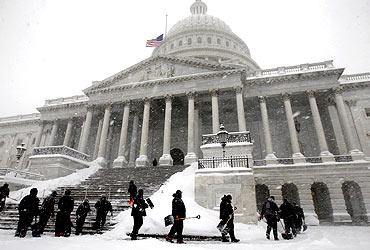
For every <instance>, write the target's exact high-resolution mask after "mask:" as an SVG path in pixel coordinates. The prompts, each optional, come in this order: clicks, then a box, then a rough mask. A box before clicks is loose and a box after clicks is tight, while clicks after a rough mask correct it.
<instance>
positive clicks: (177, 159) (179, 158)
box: [170, 148, 185, 165]
mask: <svg viewBox="0 0 370 250" xmlns="http://www.w3.org/2000/svg"><path fill="white" fill-rule="evenodd" d="M170 154H171V157H172V160H173V165H184V158H185V156H184V152H182V150H181V149H179V148H173V149H171V151H170Z"/></svg>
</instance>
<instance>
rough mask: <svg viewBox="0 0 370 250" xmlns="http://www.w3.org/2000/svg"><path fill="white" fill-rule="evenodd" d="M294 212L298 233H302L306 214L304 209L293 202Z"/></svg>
mask: <svg viewBox="0 0 370 250" xmlns="http://www.w3.org/2000/svg"><path fill="white" fill-rule="evenodd" d="M293 207H294V212H295V215H296V216H295V221H294V226H295V230H296V232H297V233H301V231H302V225H303V222H304V219H305V218H304V212H303V209H302V208H301V207H300V206H299V205H298V204H297V203H295V202H293Z"/></svg>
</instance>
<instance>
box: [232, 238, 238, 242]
mask: <svg viewBox="0 0 370 250" xmlns="http://www.w3.org/2000/svg"><path fill="white" fill-rule="evenodd" d="M239 241H240V240H239V239H237V238H234V239H231V242H234V243H238V242H239Z"/></svg>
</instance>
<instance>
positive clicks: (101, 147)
mask: <svg viewBox="0 0 370 250" xmlns="http://www.w3.org/2000/svg"><path fill="white" fill-rule="evenodd" d="M111 113H112V106H111V105H109V106H107V107H106V108H105V112H104V119H103V127H102V130H101V136H100V144H99V152H98V159H99V163H100V164H102V165H105V164H106V159H105V157H106V155H105V153H106V149H107V139H108V132H109V122H110V115H111Z"/></svg>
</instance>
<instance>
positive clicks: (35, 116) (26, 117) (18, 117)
mask: <svg viewBox="0 0 370 250" xmlns="http://www.w3.org/2000/svg"><path fill="white" fill-rule="evenodd" d="M39 118H40V114H38V113H33V114H26V115H16V116H8V117H2V118H0V123H2V122H4V123H5V122H18V121H26V120H37V119H39Z"/></svg>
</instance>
